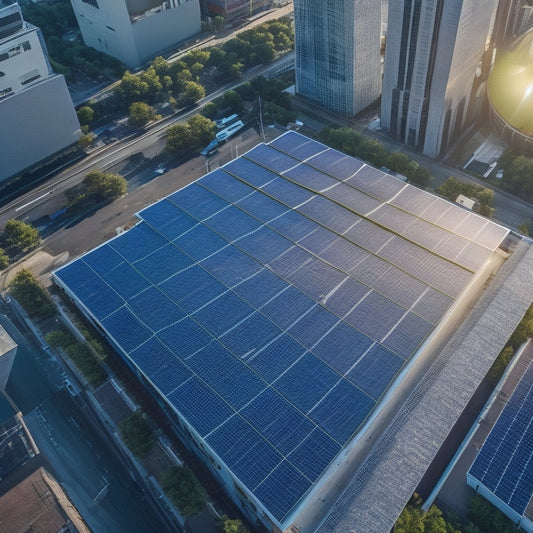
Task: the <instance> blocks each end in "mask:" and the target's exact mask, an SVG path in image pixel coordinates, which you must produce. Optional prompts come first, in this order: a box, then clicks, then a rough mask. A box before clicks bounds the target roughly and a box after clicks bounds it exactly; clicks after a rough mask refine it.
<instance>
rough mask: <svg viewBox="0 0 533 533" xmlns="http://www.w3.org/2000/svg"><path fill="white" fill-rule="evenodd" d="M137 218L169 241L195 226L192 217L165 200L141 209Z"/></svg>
mask: <svg viewBox="0 0 533 533" xmlns="http://www.w3.org/2000/svg"><path fill="white" fill-rule="evenodd" d="M139 216H141V217H142V219H143V220H145V221H146V223H147V224H149V225H150V226H152V227H153V228H154V229H156V230H157V231H159V232H160V233H161V234H162V235H164V236H165V237H166V238H167V239H170V240H173V239H175V238H176V237H179V236H180V235H181V234H182V233H185V232H186V231H187V230H189V229H190V228H192V227H193V226H194V225H195V224H196V221H195V220H194V219H193V218H192V217H190V216H189V215H187V214H186V213H184V212H183V210H181V209H179V208H178V207H177V206H176V205H174V204H173V203H172V202H169V201H168V200H166V199H164V200H161V201H160V202H157V203H156V204H154V205H151V206H150V207H147V208H146V209H143V210H142V211H141V212H140V213H139Z"/></svg>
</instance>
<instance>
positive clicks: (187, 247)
mask: <svg viewBox="0 0 533 533" xmlns="http://www.w3.org/2000/svg"><path fill="white" fill-rule="evenodd" d="M174 243H175V244H176V246H177V247H178V248H179V249H180V250H181V251H182V252H184V253H185V254H187V255H188V256H190V257H191V258H192V259H194V260H195V261H201V260H202V259H205V258H206V257H208V256H210V255H211V254H214V253H215V252H218V250H220V249H221V248H223V247H224V246H227V245H228V242H227V241H225V240H224V239H223V238H222V237H220V236H219V235H217V234H216V233H215V232H214V231H211V230H210V229H209V228H206V227H205V226H203V225H202V224H199V225H198V226H196V227H194V228H193V229H192V230H191V231H188V232H187V233H185V234H184V235H182V236H181V237H179V238H178V239H176V240H175V241H174Z"/></svg>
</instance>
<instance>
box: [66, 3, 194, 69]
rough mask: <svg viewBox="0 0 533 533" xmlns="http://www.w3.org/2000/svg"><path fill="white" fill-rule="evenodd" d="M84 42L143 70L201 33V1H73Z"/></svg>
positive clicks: (131, 66)
mask: <svg viewBox="0 0 533 533" xmlns="http://www.w3.org/2000/svg"><path fill="white" fill-rule="evenodd" d="M71 2H72V7H73V9H74V13H75V14H76V18H77V19H78V24H79V26H80V30H81V34H82V37H83V41H84V42H85V44H86V45H87V46H91V47H92V48H95V49H96V50H99V51H100V52H104V53H105V54H109V55H110V56H113V57H115V58H117V59H118V60H120V61H122V62H123V63H124V64H125V65H126V66H127V67H129V68H135V67H139V66H140V65H142V64H143V63H145V62H147V61H148V60H149V59H151V58H152V57H154V56H155V55H157V54H159V53H160V52H162V51H164V50H166V49H168V48H170V47H171V46H173V45H175V44H177V43H179V42H181V41H184V40H185V39H188V38H189V37H192V36H193V35H196V34H198V33H200V29H201V20H200V2H199V1H198V0H166V1H163V0H71Z"/></svg>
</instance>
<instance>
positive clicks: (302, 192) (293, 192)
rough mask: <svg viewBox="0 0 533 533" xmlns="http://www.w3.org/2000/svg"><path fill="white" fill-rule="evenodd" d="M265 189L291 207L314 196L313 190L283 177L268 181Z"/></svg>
mask: <svg viewBox="0 0 533 533" xmlns="http://www.w3.org/2000/svg"><path fill="white" fill-rule="evenodd" d="M263 191H265V192H266V193H267V194H269V195H270V196H272V197H273V198H275V199H276V200H278V201H279V202H281V203H282V204H284V205H287V206H289V207H296V206H298V205H300V204H302V203H304V202H307V201H308V200H309V199H310V198H313V196H314V193H312V192H311V191H308V190H307V189H304V188H303V187H300V186H299V185H295V184H294V183H291V182H290V181H287V180H285V179H283V178H278V179H277V180H275V181H272V182H270V183H268V184H267V185H265V186H264V187H263Z"/></svg>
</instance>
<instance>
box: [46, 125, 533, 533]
mask: <svg viewBox="0 0 533 533" xmlns="http://www.w3.org/2000/svg"><path fill="white" fill-rule="evenodd" d="M139 217H140V219H141V222H140V223H139V224H138V225H137V226H135V227H134V228H133V229H131V230H130V231H128V232H126V233H124V234H122V235H120V236H118V237H116V238H115V239H113V240H111V241H109V242H108V243H106V244H104V245H102V246H100V247H99V248H97V249H96V250H93V251H92V252H89V253H88V254H86V255H84V256H83V257H81V258H79V259H77V260H76V261H74V262H72V263H70V264H69V265H67V266H65V267H63V268H61V269H59V270H58V271H56V272H55V278H56V280H57V282H58V283H59V284H60V285H61V286H62V287H63V288H65V290H66V291H67V293H68V294H69V295H70V296H72V297H73V298H74V299H75V300H76V301H77V303H78V305H80V307H81V308H82V309H83V310H84V311H85V312H86V313H87V314H88V315H89V316H90V317H91V318H92V319H93V320H94V321H96V322H97V323H98V325H99V326H101V328H102V329H103V330H104V331H105V333H106V334H107V335H108V337H109V338H110V340H111V341H112V342H113V343H114V344H115V346H116V347H117V349H118V350H119V352H120V353H121V354H122V355H123V357H124V358H125V360H126V361H127V362H128V363H129V364H130V365H133V366H134V367H135V368H136V369H138V370H139V371H140V372H141V373H142V374H143V375H144V376H145V377H146V379H147V380H148V382H149V383H150V384H151V385H153V387H154V388H155V389H156V391H157V392H158V394H160V395H161V396H162V397H163V398H164V399H165V401H166V402H167V404H168V405H169V406H170V407H171V408H172V409H173V410H174V411H175V413H176V414H177V415H178V417H179V418H180V419H181V420H183V421H185V423H186V424H187V427H189V428H190V429H191V431H192V432H193V433H194V434H195V435H196V436H197V437H198V438H199V439H200V440H201V441H202V443H203V444H202V445H203V446H204V447H205V448H207V449H208V450H209V454H210V455H213V456H215V457H216V458H217V460H218V462H219V463H220V464H223V465H225V466H226V467H227V468H228V469H229V471H230V473H231V476H232V477H233V479H234V481H235V482H236V484H238V486H239V488H240V490H241V491H243V492H244V493H246V494H247V495H248V497H249V498H250V499H251V500H253V501H254V502H256V503H258V504H259V505H260V506H262V507H263V509H265V512H266V513H267V514H268V515H269V516H270V517H271V519H272V520H273V522H274V523H276V524H277V525H278V526H279V527H280V529H283V528H284V527H287V526H288V525H290V524H291V523H292V519H293V518H294V516H295V514H296V513H297V512H298V509H299V507H300V506H301V505H302V504H303V503H304V501H305V500H307V501H309V497H310V495H311V494H312V493H313V491H315V490H318V488H319V486H320V485H321V484H322V483H323V482H324V480H325V479H327V478H328V476H329V474H331V472H332V470H334V469H335V465H334V464H333V463H334V460H337V459H338V458H339V456H340V452H341V450H342V451H346V450H347V449H349V448H350V447H351V446H352V444H353V443H354V441H355V440H356V439H358V438H359V437H360V436H359V435H358V433H359V432H360V431H361V430H362V428H363V427H364V426H365V424H368V423H369V421H370V420H371V419H372V417H373V416H374V414H375V412H376V411H377V409H376V407H378V406H379V405H380V404H382V403H386V402H381V400H382V399H383V398H384V397H385V396H386V395H387V397H388V398H390V395H391V394H392V391H393V390H394V388H395V387H396V385H397V380H396V378H399V376H400V374H401V373H402V371H404V370H405V369H406V368H407V367H409V366H410V365H411V363H412V362H413V360H416V359H417V356H418V353H419V350H420V348H421V346H423V345H424V343H425V342H426V341H427V340H428V338H429V337H430V336H431V335H432V333H433V332H434V330H435V328H436V326H437V325H438V324H439V323H440V321H441V319H442V318H443V317H444V316H445V315H447V313H448V311H449V310H450V309H451V307H452V306H454V305H455V302H456V301H457V300H458V299H460V298H462V296H463V295H464V293H465V291H466V290H467V288H468V287H470V285H471V284H472V283H473V282H474V281H475V280H478V279H479V278H480V277H483V275H484V274H483V272H484V269H485V266H486V264H487V263H488V262H489V259H491V258H492V257H493V255H494V251H495V250H496V249H497V248H498V247H499V245H500V244H501V243H502V241H503V240H504V239H505V238H506V236H507V235H508V233H509V231H508V230H507V229H506V228H503V227H501V226H499V225H497V224H495V223H493V222H491V221H489V220H487V219H484V218H482V217H480V216H478V215H476V214H474V213H471V212H469V211H467V210H465V209H463V208H461V207H459V206H457V205H453V204H451V203H450V202H447V201H445V200H442V199H440V198H438V197H435V196H433V195H431V194H429V193H426V192H424V191H422V190H420V189H417V188H415V187H413V186H411V185H408V184H406V183H404V182H402V181H400V180H398V179H396V178H394V177H392V176H390V175H388V174H386V173H384V172H381V171H379V170H376V169H374V168H372V167H370V166H368V165H366V164H364V163H363V162H361V161H359V160H357V159H354V158H352V157H349V156H346V155H344V154H342V153H340V152H338V151H336V150H332V149H330V148H328V147H326V146H324V145H322V144H320V143H318V142H316V141H313V140H311V139H308V138H306V137H304V136H302V135H300V134H298V133H295V132H288V133H286V134H285V135H283V136H281V137H279V138H278V139H276V140H275V141H273V142H272V143H270V145H264V144H263V145H259V146H257V147H256V148H254V149H252V150H251V151H250V152H248V153H246V154H245V155H244V156H241V157H239V158H238V159H236V160H233V161H232V162H230V163H228V164H227V165H225V166H224V167H222V168H220V169H217V170H216V171H214V172H212V173H211V174H208V175H207V176H205V177H203V178H201V179H200V180H198V181H196V182H195V183H193V184H191V185H189V186H187V187H186V188H184V189H182V190H180V191H178V192H176V193H174V194H172V195H170V196H169V197H167V198H165V199H163V200H161V201H159V202H158V203H156V204H154V205H153V206H150V207H148V208H146V209H144V210H143V211H141V212H140V213H139ZM485 275H488V273H487V272H486V273H485ZM525 293H526V294H527V291H525ZM511 315H512V318H513V319H514V314H513V313H511ZM506 325H507V322H506ZM499 333H500V332H497V334H499ZM495 334H496V333H495ZM498 339H499V337H498ZM470 355H471V354H469V356H470ZM487 359H488V356H487ZM467 363H468V365H470V360H468V361H467V362H465V365H466V364H467ZM468 365H467V366H468ZM463 370H468V368H466V369H463ZM474 377H475V378H476V379H477V375H475V376H474ZM469 393H470V391H469V389H468V387H467V389H466V393H465V395H464V396H465V397H466V396H467V395H468V394H469ZM200 399H201V401H199V400H200ZM461 399H462V396H461ZM456 414H457V413H456V412H455V410H452V412H451V414H450V415H448V418H450V419H451V417H452V416H455V415H456ZM459 414H460V413H459ZM457 416H458V415H457ZM336 458H337V459H336ZM328 469H329V471H328V473H327V474H326V471H327V470H328ZM392 470H395V468H392ZM401 497H402V498H403V492H402V495H401ZM405 501H406V500H405ZM404 503H405V502H404ZM400 510H401V509H400ZM393 512H394V509H393ZM389 529H390V527H389ZM347 530H349V529H347ZM364 530H365V531H368V532H370V531H374V530H373V529H372V528H370V529H364ZM378 531H379V530H378ZM382 531H385V529H383V530H382Z"/></svg>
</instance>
